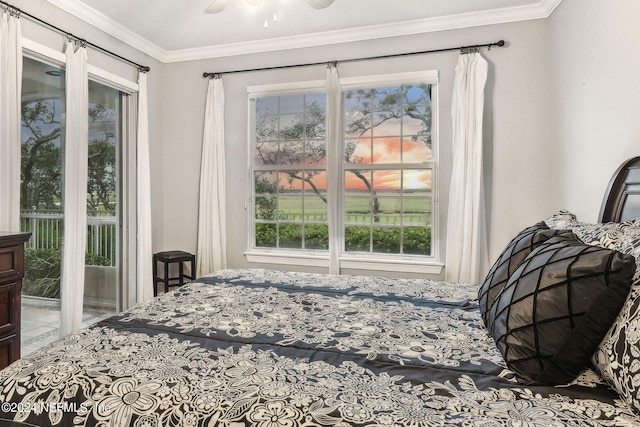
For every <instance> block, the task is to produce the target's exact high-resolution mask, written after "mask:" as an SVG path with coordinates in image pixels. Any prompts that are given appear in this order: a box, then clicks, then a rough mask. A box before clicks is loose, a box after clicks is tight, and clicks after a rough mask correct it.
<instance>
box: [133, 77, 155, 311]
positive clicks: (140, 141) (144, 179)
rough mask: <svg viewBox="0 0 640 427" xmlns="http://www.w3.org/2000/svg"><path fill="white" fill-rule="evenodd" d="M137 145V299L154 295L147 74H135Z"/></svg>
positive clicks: (141, 299)
mask: <svg viewBox="0 0 640 427" xmlns="http://www.w3.org/2000/svg"><path fill="white" fill-rule="evenodd" d="M136 143H137V146H136V212H137V215H138V218H137V222H136V230H137V239H136V252H137V254H136V260H137V261H136V268H137V270H136V278H137V286H136V301H137V302H138V303H140V302H143V301H147V300H150V299H151V298H153V280H154V277H153V270H152V269H153V267H152V263H151V260H152V259H153V253H152V251H153V250H152V239H151V235H152V228H151V166H150V156H149V105H148V95H147V74H146V73H144V72H142V71H140V72H139V74H138V128H137V141H136Z"/></svg>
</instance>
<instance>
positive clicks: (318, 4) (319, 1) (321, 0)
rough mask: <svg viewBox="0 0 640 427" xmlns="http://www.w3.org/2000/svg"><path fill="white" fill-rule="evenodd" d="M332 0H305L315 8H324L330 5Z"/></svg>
mask: <svg viewBox="0 0 640 427" xmlns="http://www.w3.org/2000/svg"><path fill="white" fill-rule="evenodd" d="M333 2H334V0H307V3H309V4H310V5H311V6H313V7H314V8H316V9H324V8H325V7H329V6H331V4H332V3H333Z"/></svg>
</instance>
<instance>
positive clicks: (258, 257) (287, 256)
mask: <svg viewBox="0 0 640 427" xmlns="http://www.w3.org/2000/svg"><path fill="white" fill-rule="evenodd" d="M245 257H246V258H247V261H248V262H251V263H261V264H279V265H295V266H302V267H324V268H329V257H328V256H327V255H326V254H320V253H318V254H313V253H305V254H299V253H294V252H280V251H278V252H277V253H276V252H270V251H251V252H245ZM340 268H341V269H349V270H369V271H372V270H373V271H389V272H399V273H419V274H435V275H437V274H441V273H442V270H443V268H444V264H442V263H440V262H436V261H435V260H432V259H428V260H422V259H417V258H397V259H394V258H392V257H380V256H375V255H374V256H356V255H343V256H341V257H340Z"/></svg>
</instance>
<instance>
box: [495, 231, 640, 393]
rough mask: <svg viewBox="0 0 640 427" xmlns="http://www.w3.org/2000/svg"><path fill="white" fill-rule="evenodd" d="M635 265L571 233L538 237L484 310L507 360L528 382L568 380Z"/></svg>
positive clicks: (615, 307)
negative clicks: (531, 249) (489, 306)
mask: <svg viewBox="0 0 640 427" xmlns="http://www.w3.org/2000/svg"><path fill="white" fill-rule="evenodd" d="M635 268H636V266H635V260H634V258H633V257H632V256H630V255H625V254H622V253H620V252H617V251H614V250H611V249H605V248H601V247H598V246H591V245H587V244H584V243H582V242H580V241H579V240H578V239H577V238H576V237H575V236H574V235H573V234H565V235H562V236H558V237H553V238H551V239H549V240H547V241H546V242H544V243H542V244H540V245H539V246H538V247H537V248H536V249H534V250H533V251H532V252H531V253H530V254H529V256H527V258H526V259H525V260H524V261H523V263H522V265H520V267H519V268H518V269H517V270H516V271H515V272H514V274H513V275H512V276H511V277H510V278H509V281H508V283H507V285H506V286H505V288H504V290H503V291H502V292H501V293H500V295H498V297H497V298H496V300H495V302H494V304H493V306H492V308H491V311H490V313H489V331H490V333H491V335H492V336H493V338H494V340H495V341H496V344H497V346H498V349H499V350H500V353H502V356H503V357H504V359H505V361H506V362H507V366H508V367H509V368H510V369H512V370H513V371H515V372H516V373H517V374H518V375H520V376H521V377H522V378H523V379H524V380H526V381H528V382H533V383H540V384H566V383H568V382H570V381H571V380H573V379H574V378H575V377H576V376H577V374H578V373H579V372H580V371H581V370H582V369H583V368H584V367H585V366H587V365H588V363H589V360H590V358H591V355H592V354H593V353H594V351H595V349H596V348H597V346H598V344H599V343H600V341H601V340H602V338H603V337H604V336H605V334H606V333H607V330H608V329H609V327H610V326H611V324H612V323H613V321H614V320H615V318H616V316H617V315H618V312H619V311H620V309H621V307H622V305H623V303H624V301H625V299H626V297H627V294H628V293H629V289H630V286H631V278H632V276H633V274H634V272H635Z"/></svg>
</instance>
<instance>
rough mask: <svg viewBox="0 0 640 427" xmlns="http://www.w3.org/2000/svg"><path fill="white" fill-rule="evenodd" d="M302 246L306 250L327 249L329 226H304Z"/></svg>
mask: <svg viewBox="0 0 640 427" xmlns="http://www.w3.org/2000/svg"><path fill="white" fill-rule="evenodd" d="M304 246H305V248H306V249H329V226H327V225H324V224H307V225H305V226H304Z"/></svg>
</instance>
